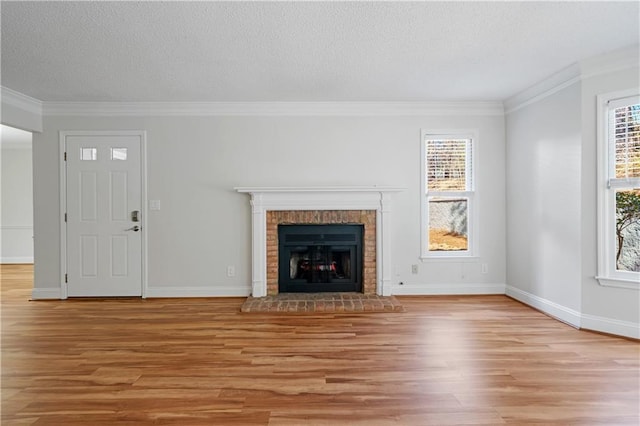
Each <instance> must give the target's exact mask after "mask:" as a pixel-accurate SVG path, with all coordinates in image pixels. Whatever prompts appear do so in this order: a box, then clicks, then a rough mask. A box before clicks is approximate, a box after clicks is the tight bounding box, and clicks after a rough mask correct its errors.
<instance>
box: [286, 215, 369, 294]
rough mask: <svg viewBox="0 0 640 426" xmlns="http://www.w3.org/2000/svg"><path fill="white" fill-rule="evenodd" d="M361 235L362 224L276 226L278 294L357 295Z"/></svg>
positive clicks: (359, 276)
mask: <svg viewBox="0 0 640 426" xmlns="http://www.w3.org/2000/svg"><path fill="white" fill-rule="evenodd" d="M363 233H364V227H363V225H352V224H332V225H278V291H279V292H280V293H316V292H317V293H320V292H347V291H350V292H361V291H362V262H363V260H362V259H363V256H362V236H363Z"/></svg>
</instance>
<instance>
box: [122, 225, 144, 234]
mask: <svg viewBox="0 0 640 426" xmlns="http://www.w3.org/2000/svg"><path fill="white" fill-rule="evenodd" d="M139 230H140V227H139V226H138V225H135V226H132V227H131V228H128V229H125V231H133V232H138V231H139Z"/></svg>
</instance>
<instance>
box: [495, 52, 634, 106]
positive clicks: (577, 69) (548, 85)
mask: <svg viewBox="0 0 640 426" xmlns="http://www.w3.org/2000/svg"><path fill="white" fill-rule="evenodd" d="M638 62H639V59H638V46H633V47H630V48H625V49H620V50H616V51H614V52H611V53H608V54H605V55H600V56H597V57H595V58H590V59H587V60H584V61H582V62H580V63H575V64H572V65H570V66H569V67H567V68H565V69H563V70H561V71H558V72H557V73H554V74H552V75H551V76H549V77H547V78H545V79H543V80H541V81H539V82H538V83H536V84H534V85H533V86H531V87H529V88H528V89H525V90H523V91H521V92H520V93H516V94H515V95H513V96H511V97H509V98H507V99H505V101H504V102H503V104H504V113H505V115H508V114H511V113H512V112H515V111H517V110H519V109H521V108H524V107H526V106H528V105H531V104H533V103H536V102H539V101H541V100H543V99H545V98H547V97H549V96H552V95H553V94H555V93H557V92H559V91H561V90H562V89H565V88H567V87H569V86H571V85H573V84H576V83H579V82H581V81H583V80H586V79H589V78H593V77H597V76H599V75H603V74H608V73H612V72H616V71H623V70H627V69H633V68H638V66H639V63H638Z"/></svg>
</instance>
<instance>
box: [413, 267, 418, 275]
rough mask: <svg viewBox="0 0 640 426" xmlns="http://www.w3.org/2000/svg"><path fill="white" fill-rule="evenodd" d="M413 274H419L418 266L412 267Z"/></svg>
mask: <svg viewBox="0 0 640 426" xmlns="http://www.w3.org/2000/svg"><path fill="white" fill-rule="evenodd" d="M411 273H412V274H417V273H418V265H411Z"/></svg>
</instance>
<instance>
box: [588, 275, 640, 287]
mask: <svg viewBox="0 0 640 426" xmlns="http://www.w3.org/2000/svg"><path fill="white" fill-rule="evenodd" d="M595 278H596V280H598V284H600V285H601V286H603V287H617V288H628V289H631V290H640V282H638V281H637V280H628V279H624V278H608V277H595Z"/></svg>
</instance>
